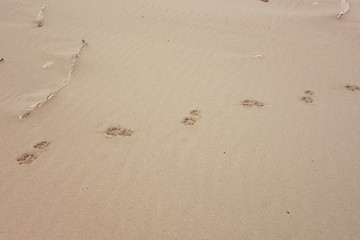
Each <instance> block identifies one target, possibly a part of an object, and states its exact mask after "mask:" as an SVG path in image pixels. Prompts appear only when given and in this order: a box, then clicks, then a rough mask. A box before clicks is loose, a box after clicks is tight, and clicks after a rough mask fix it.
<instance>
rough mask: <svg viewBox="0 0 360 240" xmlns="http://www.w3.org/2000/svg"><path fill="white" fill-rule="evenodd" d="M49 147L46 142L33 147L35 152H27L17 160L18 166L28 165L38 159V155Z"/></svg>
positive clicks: (48, 143)
mask: <svg viewBox="0 0 360 240" xmlns="http://www.w3.org/2000/svg"><path fill="white" fill-rule="evenodd" d="M49 145H50V142H48V141H41V142H39V143H37V144H35V145H34V148H35V149H36V150H35V151H31V152H27V153H24V154H23V155H21V156H20V157H18V158H17V160H16V161H17V162H18V164H20V165H22V164H30V163H32V162H33V161H35V160H36V159H37V158H38V154H39V153H41V152H42V151H43V150H45V149H47V148H48V147H49Z"/></svg>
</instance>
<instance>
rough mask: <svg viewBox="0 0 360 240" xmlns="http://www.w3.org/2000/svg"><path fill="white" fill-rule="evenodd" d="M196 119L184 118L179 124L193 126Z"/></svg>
mask: <svg viewBox="0 0 360 240" xmlns="http://www.w3.org/2000/svg"><path fill="white" fill-rule="evenodd" d="M196 121H197V120H196V119H195V118H192V117H185V118H184V119H183V120H182V121H181V122H182V123H183V124H184V125H194V124H195V123H196Z"/></svg>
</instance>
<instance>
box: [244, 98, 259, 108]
mask: <svg viewBox="0 0 360 240" xmlns="http://www.w3.org/2000/svg"><path fill="white" fill-rule="evenodd" d="M241 105H243V106H245V107H252V106H256V107H263V106H264V103H263V102H259V101H257V100H249V99H245V100H244V101H242V102H241Z"/></svg>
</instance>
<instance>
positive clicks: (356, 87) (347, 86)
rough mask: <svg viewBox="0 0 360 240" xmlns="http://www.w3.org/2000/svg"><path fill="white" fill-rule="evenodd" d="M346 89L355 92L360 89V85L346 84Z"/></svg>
mask: <svg viewBox="0 0 360 240" xmlns="http://www.w3.org/2000/svg"><path fill="white" fill-rule="evenodd" d="M345 89H346V90H349V91H353V92H355V91H360V87H359V86H356V85H346V86H345Z"/></svg>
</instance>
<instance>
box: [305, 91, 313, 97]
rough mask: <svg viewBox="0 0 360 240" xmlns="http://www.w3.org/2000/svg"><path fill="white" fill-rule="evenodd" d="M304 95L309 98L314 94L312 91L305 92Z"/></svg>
mask: <svg viewBox="0 0 360 240" xmlns="http://www.w3.org/2000/svg"><path fill="white" fill-rule="evenodd" d="M304 93H305V94H306V95H309V96H312V95H314V94H315V93H314V92H313V91H311V90H305V91H304Z"/></svg>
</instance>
